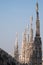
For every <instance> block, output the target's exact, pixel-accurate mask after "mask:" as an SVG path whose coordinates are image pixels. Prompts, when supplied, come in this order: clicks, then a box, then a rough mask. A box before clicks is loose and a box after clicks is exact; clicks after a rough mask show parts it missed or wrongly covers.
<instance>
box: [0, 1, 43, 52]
mask: <svg viewBox="0 0 43 65" xmlns="http://www.w3.org/2000/svg"><path fill="white" fill-rule="evenodd" d="M38 2H39V15H40V28H41V38H42V39H43V0H39V1H38ZM35 7H36V0H0V48H2V49H4V50H5V51H7V52H8V53H10V52H12V50H13V48H14V42H15V37H16V32H18V35H19V44H21V41H22V32H23V31H24V29H25V27H26V25H27V24H29V23H30V16H32V15H33V29H34V31H35V22H36V10H35ZM34 34H35V32H34Z"/></svg>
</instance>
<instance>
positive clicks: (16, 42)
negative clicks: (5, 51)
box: [15, 32, 18, 48]
mask: <svg viewBox="0 0 43 65" xmlns="http://www.w3.org/2000/svg"><path fill="white" fill-rule="evenodd" d="M15 44H16V48H18V33H17V32H16V41H15Z"/></svg>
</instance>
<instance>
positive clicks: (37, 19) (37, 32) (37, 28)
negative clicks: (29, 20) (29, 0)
mask: <svg viewBox="0 0 43 65" xmlns="http://www.w3.org/2000/svg"><path fill="white" fill-rule="evenodd" d="M38 10H39V7H38V1H37V3H36V36H40V22H39V11H38Z"/></svg>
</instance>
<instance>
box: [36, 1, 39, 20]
mask: <svg viewBox="0 0 43 65" xmlns="http://www.w3.org/2000/svg"><path fill="white" fill-rule="evenodd" d="M38 10H39V7H38V1H37V3H36V15H37V19H39V12H38Z"/></svg>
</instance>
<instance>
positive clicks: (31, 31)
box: [29, 17, 33, 42]
mask: <svg viewBox="0 0 43 65" xmlns="http://www.w3.org/2000/svg"><path fill="white" fill-rule="evenodd" d="M32 21H33V17H31V18H30V36H29V41H30V42H32V41H33V29H32Z"/></svg>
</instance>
